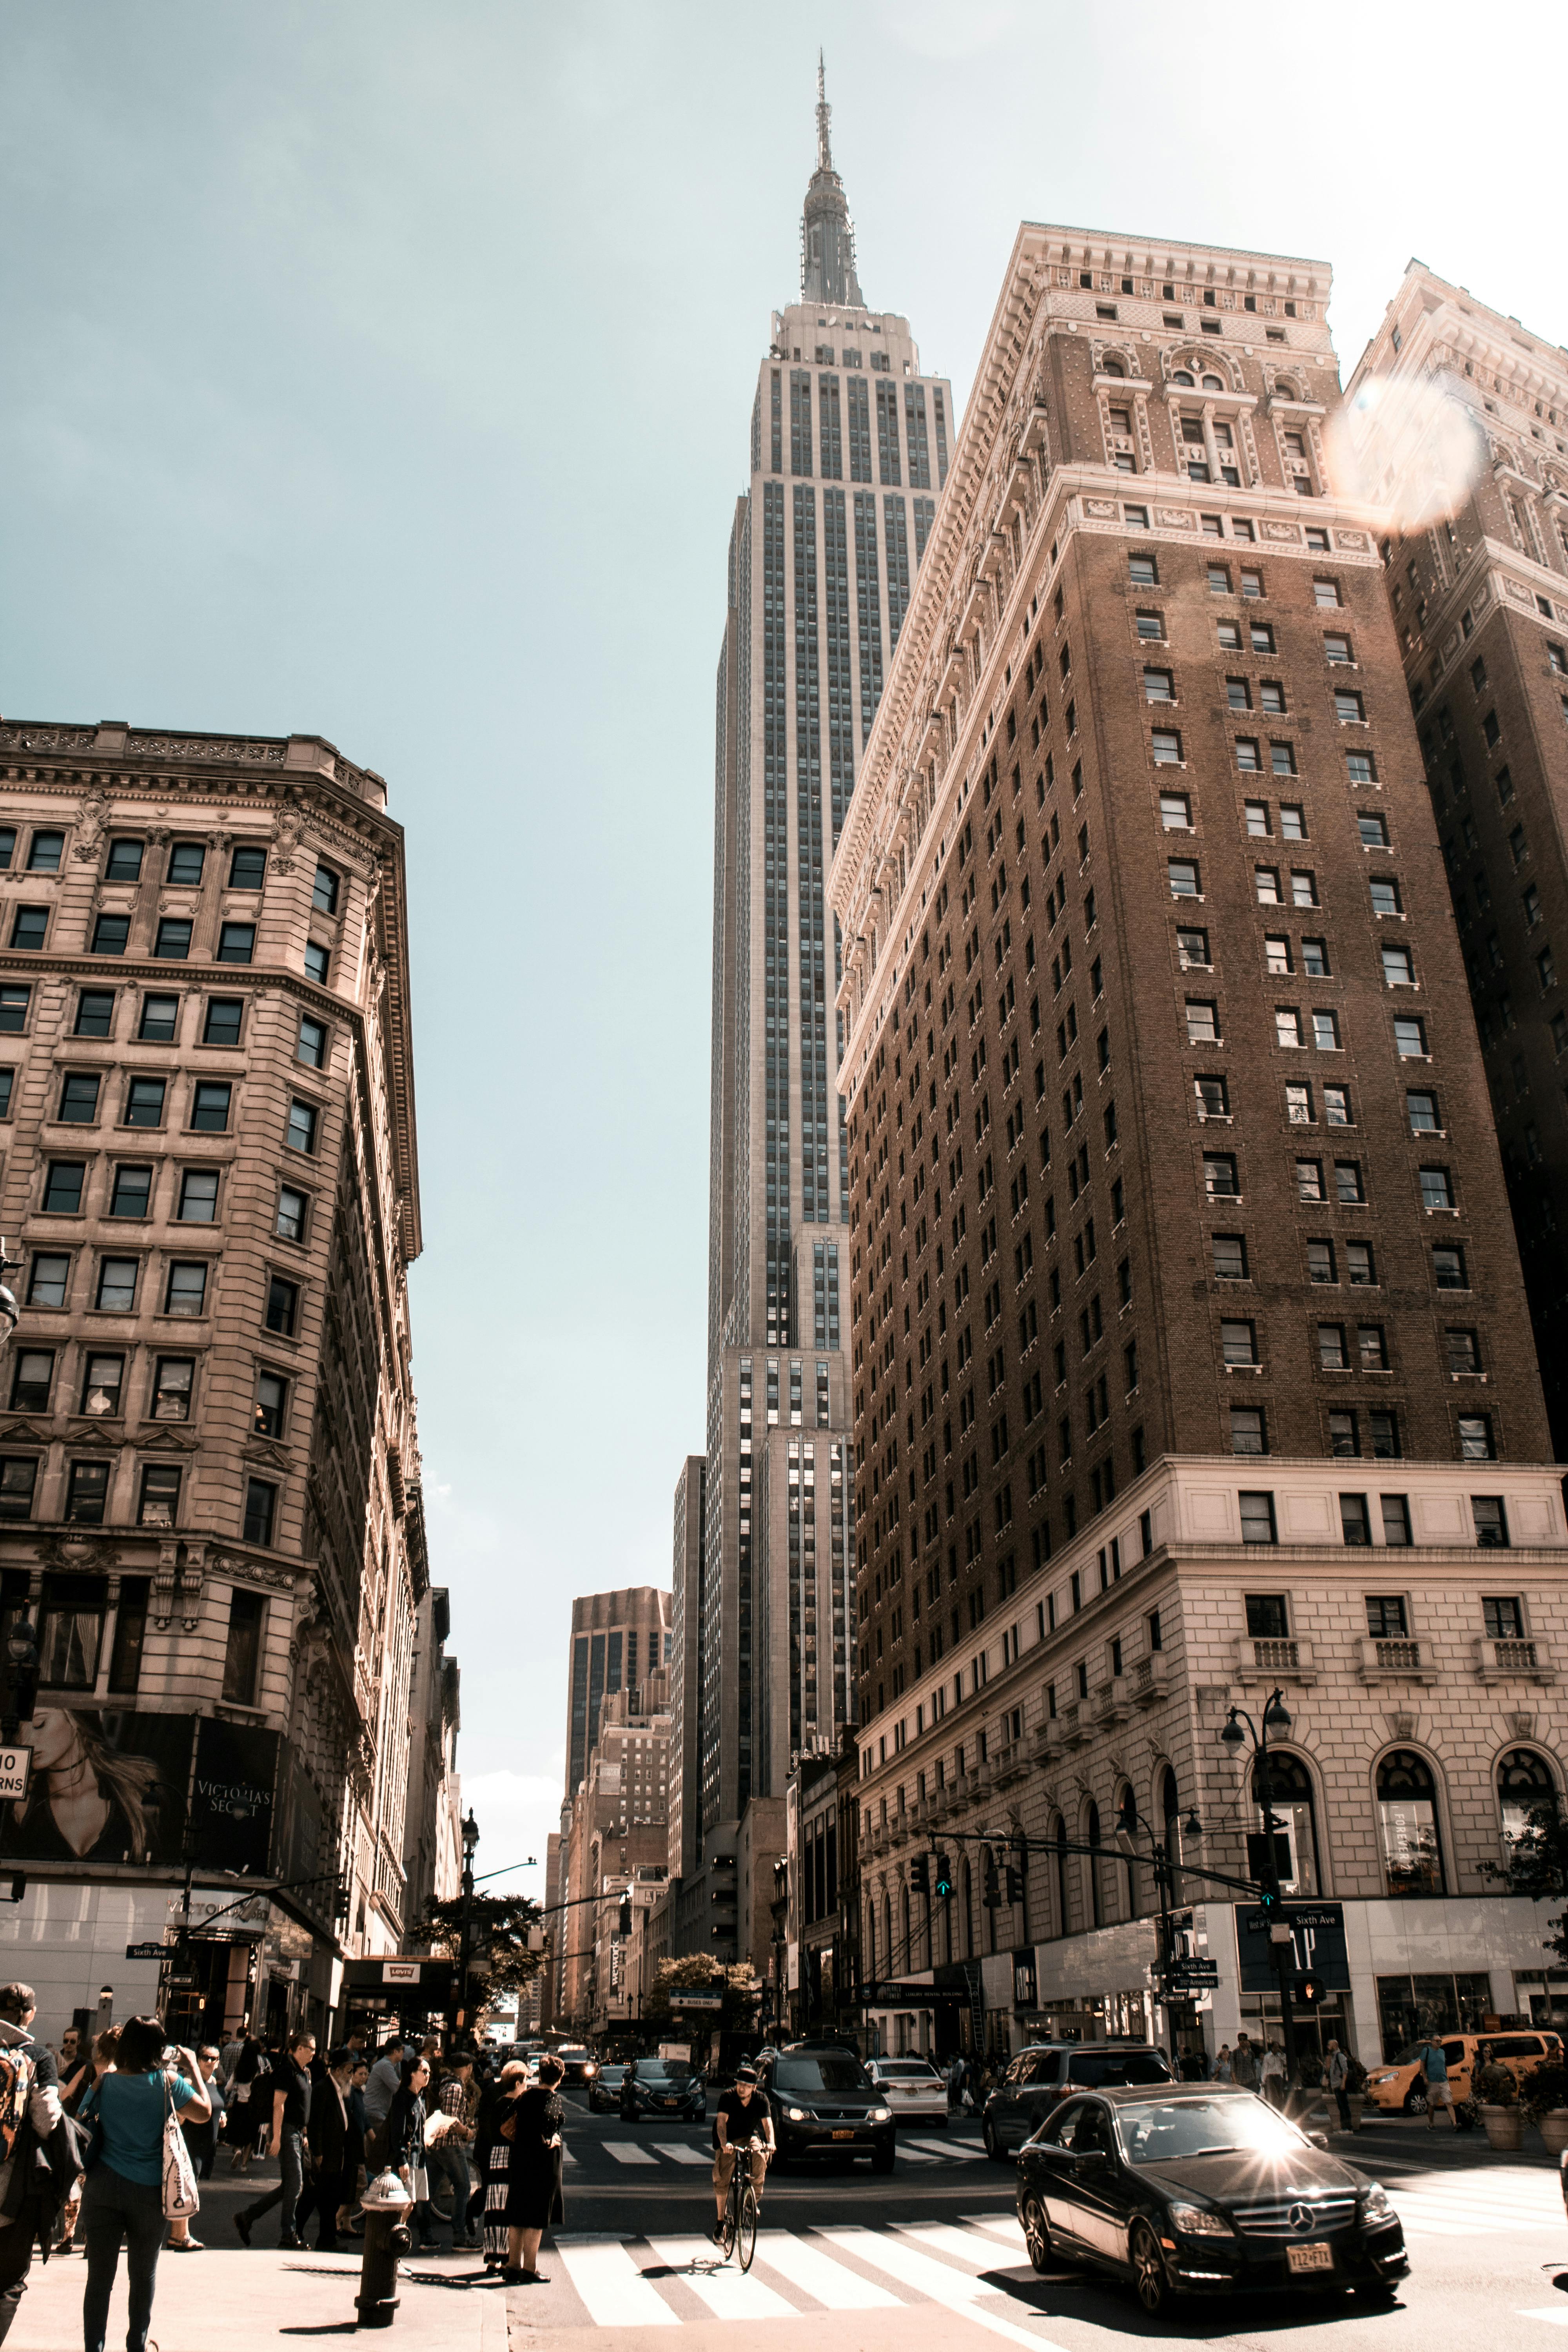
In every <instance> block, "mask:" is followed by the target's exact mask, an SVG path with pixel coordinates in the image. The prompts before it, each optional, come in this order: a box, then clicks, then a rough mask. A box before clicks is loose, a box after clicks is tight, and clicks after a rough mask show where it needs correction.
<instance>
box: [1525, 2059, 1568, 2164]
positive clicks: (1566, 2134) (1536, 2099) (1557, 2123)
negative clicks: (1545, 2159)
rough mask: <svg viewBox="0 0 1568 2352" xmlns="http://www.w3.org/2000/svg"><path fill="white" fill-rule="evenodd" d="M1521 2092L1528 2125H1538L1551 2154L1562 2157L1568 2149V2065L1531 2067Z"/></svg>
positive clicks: (1547, 2063)
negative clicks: (1565, 2149)
mask: <svg viewBox="0 0 1568 2352" xmlns="http://www.w3.org/2000/svg"><path fill="white" fill-rule="evenodd" d="M1520 2093H1521V2097H1520V2106H1521V2111H1522V2113H1523V2115H1524V2118H1525V2120H1526V2122H1527V2123H1531V2124H1533V2125H1534V2126H1535V2128H1536V2130H1537V2131H1538V2132H1539V2133H1540V2134H1541V2137H1542V2139H1543V2140H1544V2141H1545V2143H1546V2146H1547V2149H1548V2151H1549V2153H1550V2154H1551V2155H1552V2156H1561V2155H1562V2153H1563V2149H1564V2148H1565V2147H1568V2066H1564V2065H1563V2064H1562V2063H1560V2062H1558V2061H1555V2060H1552V2059H1550V2058H1548V2059H1544V2060H1543V2061H1542V2063H1541V2064H1540V2065H1539V2066H1532V2067H1531V2070H1530V2072H1529V2074H1527V2075H1526V2076H1525V2078H1524V2080H1523V2082H1522V2083H1521V2084H1520Z"/></svg>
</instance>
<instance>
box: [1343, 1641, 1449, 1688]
mask: <svg viewBox="0 0 1568 2352" xmlns="http://www.w3.org/2000/svg"><path fill="white" fill-rule="evenodd" d="M1358 1648H1359V1650H1360V1663H1359V1664H1358V1666H1357V1668H1356V1671H1357V1673H1358V1675H1360V1677H1361V1679H1362V1681H1363V1683H1429V1682H1431V1681H1432V1680H1433V1679H1434V1674H1433V1665H1432V1644H1431V1643H1430V1642H1420V1641H1416V1640H1415V1638H1414V1636H1411V1637H1408V1638H1400V1639H1397V1640H1393V1641H1375V1640H1374V1641H1365V1642H1362V1643H1359V1644H1358Z"/></svg>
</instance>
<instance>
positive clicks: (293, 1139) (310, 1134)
mask: <svg viewBox="0 0 1568 2352" xmlns="http://www.w3.org/2000/svg"><path fill="white" fill-rule="evenodd" d="M320 1117H321V1114H320V1113H319V1112H318V1110H317V1109H316V1107H315V1105H314V1103H308V1102H301V1101H300V1097H299V1096H298V1095H296V1096H295V1097H294V1099H293V1101H292V1102H291V1103H290V1104H289V1134H288V1142H289V1149H290V1150H293V1151H310V1152H313V1151H314V1150H315V1149H316V1130H317V1127H318V1124H319V1121H320Z"/></svg>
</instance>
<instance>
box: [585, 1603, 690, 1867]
mask: <svg viewBox="0 0 1568 2352" xmlns="http://www.w3.org/2000/svg"><path fill="white" fill-rule="evenodd" d="M669 1643H670V1633H669V1595H668V1592H661V1591H659V1589H658V1586H657V1585H654V1584H633V1585H628V1586H626V1587H625V1588H624V1589H623V1590H622V1591H619V1592H586V1593H584V1594H583V1595H582V1596H581V1597H580V1598H579V1599H578V1600H576V1601H574V1602H573V1603H572V1653H571V1661H570V1664H569V1665H568V1668H567V1687H566V1802H567V1804H568V1805H570V1803H571V1801H572V1800H573V1798H574V1796H575V1794H576V1792H577V1790H578V1789H579V1787H580V1786H581V1785H582V1780H583V1776H584V1773H585V1772H586V1771H587V1769H588V1759H589V1757H590V1756H591V1755H592V1753H593V1750H594V1747H595V1742H596V1741H597V1739H598V1737H599V1717H600V1716H601V1715H602V1713H603V1712H604V1706H605V1699H606V1698H607V1697H608V1696H609V1695H610V1693H611V1692H612V1691H619V1690H624V1691H627V1692H630V1693H636V1692H637V1691H638V1690H640V1689H641V1687H642V1685H643V1682H644V1680H645V1678H646V1677H647V1675H650V1674H652V1673H653V1672H654V1671H655V1669H656V1668H657V1667H659V1666H662V1665H663V1664H665V1661H666V1660H667V1659H668V1656H669ZM563 1826H564V1825H563Z"/></svg>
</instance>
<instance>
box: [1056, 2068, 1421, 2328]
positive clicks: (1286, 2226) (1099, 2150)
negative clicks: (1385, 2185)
mask: <svg viewBox="0 0 1568 2352" xmlns="http://www.w3.org/2000/svg"><path fill="white" fill-rule="evenodd" d="M1018 2219H1019V2221H1021V2223H1022V2224H1023V2229H1024V2237H1025V2241H1026V2244H1027V2246H1028V2250H1029V2260H1030V2261H1031V2262H1032V2263H1033V2264H1034V2266H1035V2268H1036V2269H1037V2271H1047V2270H1052V2269H1055V2268H1056V2267H1057V2265H1058V2263H1060V2262H1063V2261H1066V2262H1083V2263H1092V2264H1093V2265H1094V2266H1095V2267H1096V2268H1098V2269H1100V2270H1107V2271H1110V2273H1112V2274H1113V2275H1114V2276H1116V2277H1118V2278H1121V2279H1125V2280H1128V2281H1130V2282H1131V2284H1132V2285H1133V2287H1134V2288H1135V2289H1136V2290H1137V2294H1138V2300H1139V2302H1140V2303H1141V2304H1142V2306H1143V2308H1144V2310H1145V2311H1146V2312H1147V2313H1149V2314H1150V2315H1151V2316H1153V2315H1156V2314H1158V2313H1159V2312H1161V2311H1163V2309H1164V2308H1165V2306H1166V2305H1167V2304H1168V2303H1169V2301H1170V2299H1171V2298H1172V2296H1173V2295H1177V2294H1230V2293H1232V2292H1235V2293H1237V2294H1250V2293H1252V2292H1254V2291H1256V2290H1260V2289H1268V2288H1278V2287H1286V2288H1300V2287H1313V2286H1319V2287H1330V2288H1338V2289H1340V2290H1344V2289H1347V2288H1352V2287H1353V2288H1354V2289H1356V2291H1357V2292H1358V2293H1359V2294H1363V2295H1365V2296H1367V2297H1369V2298H1378V2297H1382V2296H1385V2295H1386V2294H1388V2293H1389V2291H1390V2290H1391V2288H1392V2286H1393V2284H1394V2280H1395V2279H1399V2278H1403V2277H1404V2275H1405V2272H1406V2271H1407V2270H1408V2268H1409V2263H1408V2261H1407V2260H1406V2257H1405V2233H1404V2231H1402V2230H1401V2228H1400V2226H1399V2219H1398V2216H1397V2215H1396V2214H1395V2212H1394V2208H1393V2206H1392V2205H1391V2204H1390V2203H1389V2201H1388V2198H1387V2195H1386V2193H1385V2192H1384V2189H1381V2188H1380V2187H1379V2185H1378V2183H1377V2182H1376V2181H1375V2180H1370V2179H1368V2178H1367V2176H1366V2174H1365V2173H1364V2172H1359V2171H1357V2169H1356V2168H1355V2167H1354V2165H1351V2164H1345V2163H1342V2161H1341V2159H1340V2158H1338V2157H1335V2156H1331V2155H1330V2154H1329V2153H1328V2150H1327V2148H1326V2147H1319V2146H1318V2144H1317V2143H1316V2141H1315V2140H1312V2139H1309V2138H1308V2137H1307V2135H1306V2134H1305V2133H1304V2132H1302V2131H1300V2130H1298V2129H1297V2127H1296V2126H1295V2125H1294V2124H1293V2123H1290V2122H1289V2121H1288V2120H1287V2119H1286V2117H1285V2116H1281V2115H1279V2114H1277V2113H1276V2111H1275V2110H1274V2109H1273V2108H1272V2107H1270V2106H1268V2105H1266V2104H1265V2103H1264V2101H1263V2100H1262V2099H1260V2098H1258V2097H1257V2096H1256V2095H1255V2094H1254V2093H1252V2092H1251V2091H1243V2090H1237V2089H1232V2088H1229V2087H1228V2086H1223V2085H1220V2084H1213V2083H1193V2084H1171V2085H1170V2087H1169V2088H1168V2089H1154V2088H1149V2087H1143V2086H1140V2087H1137V2088H1133V2087H1129V2088H1126V2089H1123V2090H1106V2091H1101V2092H1100V2093H1097V2094H1095V2095H1092V2096H1089V2097H1082V2098H1074V2099H1068V2100H1065V2101H1064V2102H1063V2103H1062V2105H1060V2106H1059V2107H1058V2109H1057V2110H1056V2112H1055V2113H1054V2114H1053V2115H1052V2116H1050V2117H1049V2118H1048V2120H1047V2122H1046V2123H1045V2124H1043V2125H1042V2126H1041V2127H1040V2129H1039V2131H1038V2132H1037V2134H1036V2136H1035V2137H1034V2138H1033V2139H1031V2140H1029V2141H1028V2142H1027V2143H1026V2146H1025V2147H1024V2148H1023V2150H1022V2152H1021V2154H1020V2156H1019V2158H1018Z"/></svg>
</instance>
